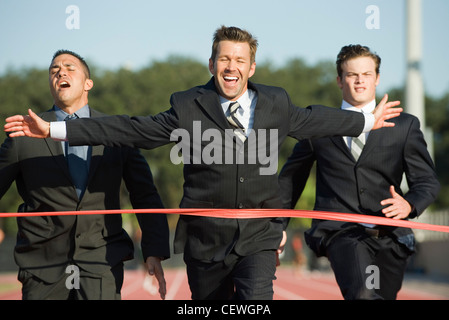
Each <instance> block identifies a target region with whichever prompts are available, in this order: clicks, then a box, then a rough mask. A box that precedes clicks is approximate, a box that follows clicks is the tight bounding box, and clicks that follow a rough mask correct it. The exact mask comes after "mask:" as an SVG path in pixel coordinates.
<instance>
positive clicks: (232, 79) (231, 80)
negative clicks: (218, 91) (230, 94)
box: [223, 76, 239, 84]
mask: <svg viewBox="0 0 449 320" xmlns="http://www.w3.org/2000/svg"><path fill="white" fill-rule="evenodd" d="M223 79H224V81H225V82H226V83H229V84H233V83H236V82H237V81H238V80H239V78H238V77H231V76H225V77H223Z"/></svg>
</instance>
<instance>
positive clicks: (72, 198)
mask: <svg viewBox="0 0 449 320" xmlns="http://www.w3.org/2000/svg"><path fill="white" fill-rule="evenodd" d="M49 84H50V91H51V93H52V95H53V98H54V106H53V108H51V109H50V110H48V111H47V112H44V113H42V114H41V115H40V116H41V117H42V119H46V120H47V121H56V120H58V119H60V120H64V118H66V117H67V116H69V115H76V116H78V117H91V118H97V117H102V116H104V114H101V113H99V112H97V111H95V110H93V109H91V108H90V107H89V105H88V104H87V102H88V93H89V91H90V89H91V88H92V86H93V81H92V80H91V79H90V72H89V68H88V66H87V64H86V63H85V61H84V60H83V59H82V58H81V57H80V56H79V55H77V54H76V53H74V52H71V51H67V50H60V51H58V52H56V53H55V55H54V57H53V59H52V63H51V65H50V68H49ZM73 161H75V162H76V161H78V162H76V163H75V165H78V166H77V167H76V168H75V172H73V173H72V172H71V169H72V167H73ZM122 179H123V181H124V182H125V184H126V187H127V189H128V191H129V197H130V200H131V204H132V205H133V207H134V208H163V205H162V201H161V199H160V197H159V194H158V192H157V189H156V187H155V185H154V183H153V178H152V174H151V171H150V167H149V166H148V163H147V162H146V160H145V158H144V157H143V156H142V155H141V153H140V152H139V150H138V149H134V148H130V147H123V148H120V147H104V146H94V147H88V146H82V147H80V148H79V149H77V150H73V149H70V148H68V146H66V144H65V143H64V142H60V141H55V140H53V139H45V140H36V139H31V138H28V137H21V138H18V139H12V138H10V137H8V138H6V140H5V141H4V143H3V144H2V146H1V149H0V198H1V197H2V196H3V195H4V194H5V192H6V191H7V190H8V189H9V187H10V186H11V184H12V183H13V182H14V181H16V184H17V189H18V192H19V194H20V195H21V197H22V199H23V201H24V202H23V204H22V205H21V206H20V208H19V211H20V212H50V211H84V210H104V209H120V188H121V182H122ZM137 218H138V221H139V224H140V227H141V229H142V251H143V255H144V260H145V262H146V265H147V266H148V268H149V271H150V273H156V274H157V276H158V280H160V289H161V295H162V296H163V295H164V294H165V280H164V277H163V273H162V266H161V262H160V259H161V258H168V257H169V255H170V253H169V242H168V224H167V218H166V216H165V215H162V214H160V215H159V214H158V215H156V214H154V215H145V214H141V215H137ZM17 223H18V234H17V244H16V247H15V251H14V256H15V260H16V262H17V264H18V266H19V267H20V270H19V277H18V278H19V280H20V281H21V282H22V285H23V287H22V293H23V299H71V298H75V299H119V298H120V290H121V286H122V283H123V261H125V260H129V259H132V258H133V253H134V247H133V242H132V241H131V239H130V237H129V236H128V234H127V233H126V231H125V230H123V228H122V218H121V215H112V214H110V215H63V216H33V217H20V216H19V217H18V218H17ZM155 270H156V271H155ZM78 285H79V286H78Z"/></svg>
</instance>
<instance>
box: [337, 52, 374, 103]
mask: <svg viewBox="0 0 449 320" xmlns="http://www.w3.org/2000/svg"><path fill="white" fill-rule="evenodd" d="M337 83H338V86H339V87H340V89H342V92H343V99H344V100H345V101H346V102H348V103H350V104H351V105H352V106H354V107H360V108H361V107H363V106H364V105H366V104H368V103H369V102H371V101H372V100H374V99H375V97H376V87H377V85H378V84H379V75H378V74H377V73H376V64H375V62H374V60H373V59H372V58H370V57H359V58H354V59H351V60H348V61H346V62H344V63H343V64H342V75H341V78H340V77H337Z"/></svg>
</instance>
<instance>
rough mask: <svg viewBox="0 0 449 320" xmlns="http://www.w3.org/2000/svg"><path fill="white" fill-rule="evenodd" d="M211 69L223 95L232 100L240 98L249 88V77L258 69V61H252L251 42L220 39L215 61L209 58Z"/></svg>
mask: <svg viewBox="0 0 449 320" xmlns="http://www.w3.org/2000/svg"><path fill="white" fill-rule="evenodd" d="M209 71H210V72H211V73H212V74H213V75H214V77H215V85H216V87H217V89H218V91H219V94H220V95H221V96H222V97H224V98H226V99H228V100H231V101H235V100H237V99H238V98H240V96H241V95H242V94H243V93H245V91H246V90H247V88H248V79H249V78H251V77H252V75H253V74H254V72H255V71H256V63H255V62H253V63H251V54H250V48H249V44H248V43H246V42H234V41H220V43H219V44H218V48H217V54H216V57H215V61H212V59H209Z"/></svg>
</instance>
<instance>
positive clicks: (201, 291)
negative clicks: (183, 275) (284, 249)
mask: <svg viewBox="0 0 449 320" xmlns="http://www.w3.org/2000/svg"><path fill="white" fill-rule="evenodd" d="M184 261H185V263H186V265H187V276H188V280H189V286H190V291H191V292H192V299H194V300H229V299H235V300H272V299H273V280H275V279H276V277H275V273H276V251H274V250H269V251H260V252H257V253H254V254H252V255H249V256H238V255H237V254H235V253H230V254H229V255H228V256H227V257H226V259H225V260H224V261H218V262H214V261H211V262H202V261H199V260H195V259H191V258H190V259H189V258H186V257H184Z"/></svg>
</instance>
